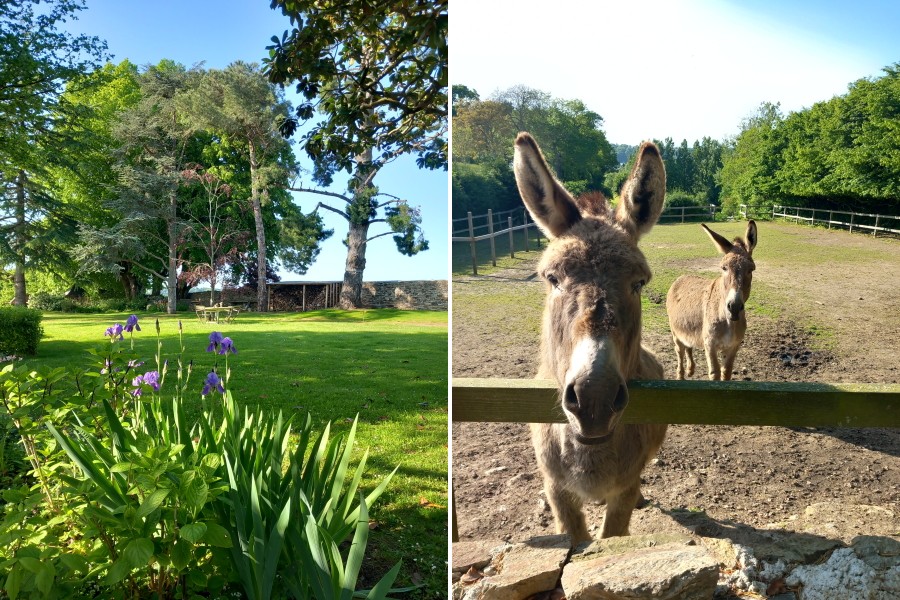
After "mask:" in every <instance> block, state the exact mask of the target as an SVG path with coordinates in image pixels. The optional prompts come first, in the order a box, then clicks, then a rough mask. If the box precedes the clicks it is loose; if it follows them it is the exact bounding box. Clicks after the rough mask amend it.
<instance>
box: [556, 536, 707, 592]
mask: <svg viewBox="0 0 900 600" xmlns="http://www.w3.org/2000/svg"><path fill="white" fill-rule="evenodd" d="M635 537H637V538H648V537H653V536H635ZM629 539H632V538H610V539H609V540H601V545H602V544H603V543H604V542H609V541H610V540H615V542H613V543H614V544H615V545H617V546H619V548H616V549H612V548H610V549H608V550H607V551H601V552H592V553H589V554H587V555H582V556H581V557H579V558H578V560H573V561H572V562H571V563H569V564H568V565H566V567H565V569H563V575H562V587H563V589H564V590H565V592H566V598H567V600H623V599H626V598H627V599H628V600H642V599H644V598H646V599H650V598H653V599H657V600H667V599H671V600H695V599H696V600H701V599H702V600H709V599H710V598H712V596H713V594H714V593H715V590H716V581H717V579H718V575H719V569H718V566H717V565H716V561H715V559H713V557H712V556H711V555H710V554H709V552H707V550H706V548H705V547H703V546H701V545H696V544H694V545H688V543H686V542H685V541H675V542H669V543H663V544H661V545H650V546H647V541H648V540H646V539H644V540H639V541H638V543H640V541H643V543H644V546H643V547H638V548H637V549H632V550H628V551H624V552H617V551H616V550H618V549H621V548H624V547H625V546H627V545H628V544H627V543H626V544H621V545H620V544H618V543H617V542H619V541H620V540H629ZM633 541H634V540H633ZM591 556H593V557H594V558H589V557H591Z"/></svg>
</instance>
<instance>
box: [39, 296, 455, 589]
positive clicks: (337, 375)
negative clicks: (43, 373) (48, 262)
mask: <svg viewBox="0 0 900 600" xmlns="http://www.w3.org/2000/svg"><path fill="white" fill-rule="evenodd" d="M139 316H140V318H141V321H140V323H141V326H142V328H143V331H142V332H141V333H139V334H136V335H135V338H134V347H135V352H137V353H138V354H139V355H140V356H142V357H145V358H146V360H147V361H148V364H147V365H145V367H144V368H145V369H151V368H153V367H152V366H151V365H152V360H153V357H154V356H155V353H156V334H155V329H154V320H155V319H156V318H157V316H158V318H159V323H160V329H161V339H162V342H163V357H164V358H169V359H170V360H172V361H173V362H174V358H175V356H176V354H177V352H178V321H179V320H181V321H182V323H183V327H184V342H185V347H186V351H185V358H186V359H193V361H194V362H193V375H192V377H191V386H193V387H196V390H197V394H196V403H195V404H194V405H193V406H190V407H188V418H189V419H190V420H193V419H195V418H196V417H198V416H199V414H200V410H201V406H200V389H201V388H202V386H203V380H204V378H205V376H206V374H207V373H208V372H209V370H210V369H211V368H212V367H213V366H214V365H215V364H216V360H217V359H221V358H222V357H219V356H217V355H215V354H213V353H207V352H205V349H206V346H207V344H208V338H209V334H210V333H211V332H212V331H213V330H216V331H220V332H221V333H222V334H223V335H225V336H228V337H230V338H231V339H232V340H233V341H234V344H235V346H236V348H237V350H238V354H237V355H235V356H232V357H230V358H229V362H228V364H229V367H230V368H231V371H232V378H231V391H232V393H233V395H234V398H235V399H236V400H237V401H238V402H239V403H240V404H242V405H245V406H249V407H251V408H253V407H256V406H260V407H264V408H266V409H267V410H275V411H278V410H281V411H283V412H284V413H285V414H286V415H292V414H297V415H298V417H299V416H301V415H303V414H304V413H305V412H306V411H309V412H310V413H311V414H312V417H313V419H314V423H315V424H316V426H317V427H319V428H321V427H323V426H324V425H325V423H327V422H331V423H332V429H333V430H334V431H335V432H340V431H345V430H347V429H349V426H350V421H351V420H352V419H353V417H354V416H355V415H356V414H357V413H358V414H359V420H360V426H359V431H358V434H357V444H356V448H357V451H356V454H355V460H358V459H359V458H360V456H361V454H362V451H363V450H364V449H365V448H366V447H368V448H369V454H370V456H369V468H368V471H369V475H368V476H367V477H365V478H364V481H363V486H367V487H368V488H371V487H373V486H374V485H375V483H376V482H377V481H380V480H381V479H382V478H383V477H384V476H385V475H386V474H388V473H389V472H390V471H391V470H393V468H394V467H395V466H397V465H398V464H399V465H400V469H399V470H398V472H397V474H396V475H395V476H394V479H393V480H392V482H391V484H390V485H389V486H388V489H387V491H386V492H385V494H384V495H383V496H382V497H381V499H379V501H378V503H377V504H376V505H375V507H374V508H373V509H372V511H371V513H370V519H372V520H373V522H374V524H373V527H374V529H373V530H372V531H371V535H370V541H369V549H368V552H367V561H368V566H367V567H366V568H365V569H364V572H363V573H364V576H365V575H366V574H368V573H371V576H372V577H373V579H372V580H371V581H369V582H368V583H373V582H374V581H375V578H376V577H380V575H382V574H384V573H385V572H386V571H387V569H388V568H390V567H391V566H393V564H394V563H396V562H397V561H399V560H402V562H403V568H402V570H401V574H400V578H399V579H398V581H397V585H399V586H407V585H412V584H420V583H421V584H423V587H422V588H420V589H419V590H417V591H416V592H413V593H412V594H409V595H407V596H406V597H411V598H423V599H424V598H445V597H446V591H447V583H446V581H447V579H446V577H447V575H446V574H447V558H448V557H447V470H448V465H447V414H448V413H447V356H448V355H447V313H446V312H417V311H399V310H389V309H383V310H382V309H380V310H367V311H352V312H349V311H340V310H323V311H312V312H308V313H302V314H298V313H275V314H264V313H246V314H242V315H240V316H239V317H238V318H237V319H236V320H235V322H233V323H231V324H226V323H220V324H207V323H201V322H199V321H198V320H197V319H196V317H194V316H193V315H144V316H141V315H139ZM126 318H127V315H123V314H104V315H69V314H52V313H47V314H45V316H44V328H45V331H46V336H45V338H44V339H43V340H42V341H41V344H40V346H39V348H38V356H37V357H36V358H35V359H32V360H29V361H28V362H29V364H35V365H36V364H37V363H42V364H47V365H51V366H63V365H67V364H77V365H84V366H89V365H93V363H92V362H91V361H90V359H91V358H92V357H90V356H89V355H88V354H87V353H86V350H87V349H89V348H93V347H95V346H96V345H97V344H98V343H102V342H103V339H104V338H103V331H104V330H105V328H106V327H108V326H109V325H111V324H112V323H114V322H120V323H124V321H125V319H126ZM123 343H126V344H127V343H129V342H128V339H127V338H126V341H125V342H123ZM220 366H221V362H220ZM172 368H174V364H173V365H172ZM172 368H170V376H172ZM363 583H365V582H363Z"/></svg>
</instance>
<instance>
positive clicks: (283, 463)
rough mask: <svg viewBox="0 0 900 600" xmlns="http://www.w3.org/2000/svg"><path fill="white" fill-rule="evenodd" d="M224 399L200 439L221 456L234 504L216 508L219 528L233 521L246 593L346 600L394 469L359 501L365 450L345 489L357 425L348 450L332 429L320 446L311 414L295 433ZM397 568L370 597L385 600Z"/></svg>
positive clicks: (286, 422)
mask: <svg viewBox="0 0 900 600" xmlns="http://www.w3.org/2000/svg"><path fill="white" fill-rule="evenodd" d="M223 401H224V419H223V422H222V424H221V426H220V427H219V428H218V431H216V432H214V430H213V423H212V421H211V420H208V421H207V422H206V423H205V424H203V427H204V429H203V438H202V439H203V440H205V441H206V443H209V444H210V445H214V446H215V449H216V450H217V451H219V452H221V454H222V455H223V456H224V460H225V469H226V471H227V477H228V484H229V491H228V495H227V497H228V500H229V502H228V503H227V504H226V503H224V502H223V503H220V504H219V505H218V508H219V511H220V515H221V518H222V522H223V523H226V522H227V523H229V526H230V531H229V532H230V534H231V538H232V540H234V545H233V547H232V550H231V556H232V561H233V564H234V567H235V570H236V572H237V573H238V576H239V579H240V581H241V583H242V585H243V586H244V589H245V591H246V593H247V595H248V597H249V598H250V599H251V600H258V599H262V598H269V597H270V596H271V595H272V593H273V590H274V591H277V592H278V593H281V594H283V593H289V594H290V595H291V596H292V597H295V598H309V597H315V598H318V599H319V600H324V599H326V598H349V597H350V596H352V595H353V593H354V591H355V586H356V580H357V576H358V573H359V564H360V561H361V560H362V555H363V554H364V552H365V543H366V539H367V535H368V509H367V508H366V507H367V505H369V504H371V503H372V502H374V501H375V500H376V499H377V498H378V497H379V496H380V495H381V494H382V492H383V491H384V489H385V487H386V486H387V484H388V482H389V481H390V479H391V477H392V476H393V473H391V474H390V475H388V476H387V477H386V478H385V479H384V480H383V481H382V482H381V483H380V484H379V485H378V486H377V487H376V488H375V489H374V490H373V491H372V492H370V493H369V495H368V496H367V497H366V498H363V496H362V495H361V494H360V495H359V499H358V501H357V490H358V489H359V483H360V479H361V478H362V474H363V472H364V471H365V465H366V460H367V457H368V452H365V453H364V454H363V457H362V458H361V459H360V462H359V464H358V465H357V467H356V470H355V472H354V473H353V476H352V479H351V480H350V481H349V484H347V475H348V468H349V463H350V455H351V453H352V451H353V443H354V439H355V435H356V424H357V423H356V420H354V422H353V425H352V427H351V428H350V431H349V433H348V435H347V439H346V442H345V443H344V444H343V446H342V445H341V443H342V441H343V439H342V437H343V436H337V437H334V438H330V426H328V425H326V427H325V430H324V431H323V432H322V433H321V434H320V435H319V436H318V438H316V439H315V440H314V432H313V428H312V418H311V417H310V416H309V415H307V417H306V420H305V422H304V423H303V425H302V426H301V427H300V428H299V430H298V431H297V432H296V434H295V433H294V432H292V429H291V425H290V419H284V418H283V416H282V414H281V413H279V414H278V415H277V416H273V415H271V414H267V413H265V412H264V411H257V412H256V413H251V412H250V411H249V410H248V409H246V408H245V409H244V410H243V411H240V409H239V408H238V406H237V404H236V403H235V402H234V400H233V399H232V397H231V394H230V393H228V392H226V393H225V394H224V398H223ZM208 416H209V415H208ZM294 437H296V438H297V442H296V445H295V444H293V443H292V441H291V440H292V439H293V438H294ZM210 451H212V450H210ZM395 472H396V469H395ZM354 501H357V502H354ZM351 533H353V534H354V544H353V546H351V552H350V554H349V556H348V559H347V563H346V566H345V564H344V562H343V560H342V558H341V555H340V552H339V549H338V545H337V544H338V543H340V542H341V541H343V540H344V539H346V538H347V537H348V536H349V535H350V534H351ZM297 565H305V566H306V568H303V569H297ZM398 571H399V564H398V565H397V566H396V567H395V568H394V569H392V570H391V571H390V572H389V573H388V574H387V575H385V577H384V578H383V579H382V581H381V582H379V585H377V586H375V587H374V588H373V589H372V590H371V591H370V592H369V596H368V597H370V598H380V597H383V595H384V594H386V593H387V591H388V590H389V588H390V586H391V584H392V583H393V581H394V579H395V578H396V576H397V572H398Z"/></svg>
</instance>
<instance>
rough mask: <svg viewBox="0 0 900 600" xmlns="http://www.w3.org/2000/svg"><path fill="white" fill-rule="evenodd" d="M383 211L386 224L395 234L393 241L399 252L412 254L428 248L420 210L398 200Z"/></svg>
mask: <svg viewBox="0 0 900 600" xmlns="http://www.w3.org/2000/svg"><path fill="white" fill-rule="evenodd" d="M384 212H385V220H386V221H387V223H388V226H389V227H390V228H391V231H393V232H394V233H396V234H397V235H395V236H394V243H396V244H397V251H398V252H400V254H403V255H405V256H413V255H415V254H418V253H419V252H422V251H424V250H428V240H426V239H425V236H424V235H423V233H422V212H421V211H420V210H419V209H418V208H415V207H412V206H410V205H409V204H407V203H406V202H403V201H398V202H397V203H395V204H392V205H390V206H388V207H386V208H385V211H384Z"/></svg>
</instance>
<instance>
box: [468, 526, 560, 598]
mask: <svg viewBox="0 0 900 600" xmlns="http://www.w3.org/2000/svg"><path fill="white" fill-rule="evenodd" d="M570 551H571V541H570V538H569V536H568V535H548V536H542V537H536V538H532V539H530V540H528V541H526V542H521V543H518V544H512V545H510V546H507V547H506V548H504V549H503V550H502V551H501V552H499V553H498V554H496V555H495V556H494V558H493V560H492V563H491V566H493V567H494V568H496V570H497V574H496V575H493V576H491V577H484V578H483V579H481V580H480V581H479V582H478V583H476V584H475V585H472V586H469V587H468V589H465V590H464V593H463V594H462V596H461V597H462V598H464V599H465V600H524V599H525V598H528V597H530V596H533V595H535V594H538V593H540V592H546V591H548V590H553V589H554V588H556V584H557V582H558V581H559V575H560V572H561V571H562V566H563V565H564V564H565V562H566V561H567V560H568V558H569V553H570ZM454 597H456V591H455V590H454Z"/></svg>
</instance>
